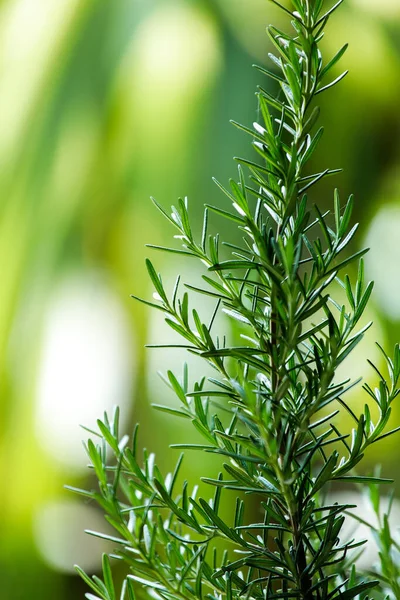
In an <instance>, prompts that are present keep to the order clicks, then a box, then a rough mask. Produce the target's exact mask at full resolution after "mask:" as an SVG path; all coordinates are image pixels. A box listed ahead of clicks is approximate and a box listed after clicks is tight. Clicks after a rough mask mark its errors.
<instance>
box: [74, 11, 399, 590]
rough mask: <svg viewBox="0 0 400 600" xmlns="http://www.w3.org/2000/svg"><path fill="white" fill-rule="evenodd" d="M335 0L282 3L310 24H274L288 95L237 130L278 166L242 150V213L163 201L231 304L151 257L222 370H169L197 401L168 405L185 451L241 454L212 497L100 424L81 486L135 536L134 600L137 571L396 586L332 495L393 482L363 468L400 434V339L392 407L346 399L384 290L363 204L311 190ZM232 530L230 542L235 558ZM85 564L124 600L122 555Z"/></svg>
mask: <svg viewBox="0 0 400 600" xmlns="http://www.w3.org/2000/svg"><path fill="white" fill-rule="evenodd" d="M273 1H274V3H275V4H278V3H277V2H275V0H273ZM324 4H325V3H324V1H323V0H292V8H293V12H292V10H289V9H287V8H285V7H283V6H281V8H282V10H284V11H285V12H287V13H289V15H290V18H291V24H292V28H293V30H294V31H293V32H292V34H288V33H286V32H283V31H279V30H278V29H276V28H275V27H273V26H271V27H269V29H268V33H269V36H270V39H271V41H272V42H273V45H274V47H275V49H276V55H272V54H271V55H270V57H271V60H272V63H273V68H274V70H273V71H270V70H267V69H264V68H262V69H260V70H261V71H262V72H263V73H264V74H265V75H266V76H267V77H270V78H272V79H273V80H274V81H275V82H277V83H278V85H279V87H280V93H279V94H278V95H277V96H273V95H271V94H270V92H269V91H267V90H265V89H263V88H261V87H260V88H259V90H258V93H257V97H258V102H259V114H260V119H261V123H254V128H253V129H248V128H247V127H244V126H242V125H238V124H237V123H235V125H236V126H238V127H239V128H240V129H242V130H244V131H245V132H246V133H247V134H249V135H250V137H251V139H252V144H253V146H254V148H255V150H256V151H257V153H258V155H259V156H260V157H261V163H260V164H259V163H257V162H252V161H249V160H244V159H237V160H238V162H239V178H238V182H236V181H231V182H230V187H229V188H228V189H225V188H224V187H223V186H221V185H220V184H219V183H218V182H217V185H218V186H219V187H220V188H221V190H222V191H223V192H224V193H225V194H226V196H227V197H228V199H229V200H230V202H231V203H232V207H233V211H231V212H230V211H229V210H223V209H221V208H217V207H213V206H209V205H207V206H206V208H205V212H204V221H203V231H202V233H201V236H200V239H199V240H197V239H196V237H195V235H194V233H193V227H192V224H191V220H190V217H189V212H188V203H187V201H186V200H185V201H183V200H179V202H178V205H177V206H176V207H172V214H171V216H170V215H169V214H168V213H167V212H166V211H165V210H164V209H163V208H162V207H161V206H159V205H158V204H157V203H156V202H155V204H156V206H157V207H158V209H159V210H160V211H161V212H162V214H163V215H164V216H165V218H166V219H168V221H169V222H170V223H171V224H172V225H173V226H174V228H175V229H176V230H177V235H176V236H175V237H176V238H177V239H179V240H180V241H181V248H160V247H159V246H151V247H153V248H156V249H159V250H164V251H168V252H171V253H176V254H179V255H182V254H183V255H185V256H188V257H192V258H195V259H198V260H200V262H201V263H202V264H203V265H204V266H205V267H206V268H207V274H205V275H203V283H201V284H199V286H197V287H194V286H192V285H187V286H186V288H187V290H188V291H190V292H192V293H198V294H205V295H207V296H209V297H211V298H213V299H214V300H215V310H214V312H213V314H212V316H211V319H208V320H207V322H204V320H203V318H202V316H201V315H200V314H199V313H198V312H197V311H196V310H195V309H192V308H191V306H190V300H189V294H188V291H181V282H180V278H179V277H178V279H177V282H176V285H175V287H174V289H173V291H172V294H169V293H168V291H167V290H166V289H165V287H164V284H163V281H162V278H161V276H160V275H159V274H158V273H157V271H156V269H155V267H154V266H153V264H152V262H150V260H148V261H147V269H148V273H149V276H150V279H151V281H152V284H153V286H154V289H155V294H154V302H148V301H147V300H142V302H145V304H149V305H150V306H153V307H154V308H156V309H158V310H161V311H162V312H163V313H164V314H165V321H166V323H167V324H168V325H169V326H170V327H171V329H172V330H174V332H176V333H177V334H179V335H180V336H181V338H182V344H181V345H180V346H179V347H181V348H185V349H186V350H187V351H189V352H190V353H192V354H195V355H196V356H198V357H200V358H202V359H203V360H204V361H206V363H208V365H209V366H210V367H211V368H212V369H213V370H214V372H215V376H213V377H209V378H205V377H204V378H202V379H201V380H200V381H198V382H195V383H194V384H193V385H190V380H189V376H188V372H187V367H185V368H184V372H183V377H182V379H181V380H180V379H178V377H177V376H176V375H174V374H173V373H171V372H168V374H167V378H166V381H167V383H168V385H169V386H170V388H171V389H172V390H173V391H174V392H175V394H176V396H177V398H178V400H179V402H180V406H179V408H170V407H160V406H158V407H157V408H159V409H160V410H164V411H166V412H168V413H171V414H173V415H176V416H179V417H180V418H184V419H187V420H188V421H191V423H192V425H193V426H194V428H195V430H196V431H197V432H199V433H200V434H201V436H202V437H203V438H204V443H203V444H197V445H196V444H187V445H184V446H182V445H181V446H180V447H182V448H185V449H188V450H189V449H190V450H193V449H194V450H198V451H206V452H211V453H214V454H219V455H221V456H222V457H225V458H226V459H227V463H226V464H224V473H221V474H220V475H219V476H218V477H217V478H211V477H204V478H203V482H205V483H206V484H208V485H209V486H210V487H211V488H214V492H213V495H212V497H211V500H209V501H206V500H205V499H203V498H198V499H197V498H196V490H193V491H192V490H189V489H188V484H187V482H184V483H183V486H182V488H181V489H180V490H179V491H176V489H175V488H176V487H177V475H178V471H179V468H180V465H181V460H182V459H181V458H180V459H179V461H178V464H177V467H176V469H175V471H174V473H173V474H170V475H168V476H166V477H164V476H163V475H162V474H161V472H160V470H159V469H158V467H157V465H156V463H155V462H154V457H153V456H152V455H147V453H146V452H145V453H144V456H143V459H141V458H139V455H138V451H137V429H136V430H135V433H134V435H133V439H132V440H131V441H129V440H128V438H127V437H126V436H123V437H122V438H120V434H119V430H118V411H116V413H115V415H114V417H113V419H112V421H111V422H110V421H109V419H108V417H107V415H105V418H104V420H103V421H98V428H99V431H98V432H97V433H96V432H93V434H94V435H95V436H97V438H98V443H97V444H96V443H95V442H93V441H92V440H89V442H88V444H87V453H88V456H89V459H90V462H91V466H92V468H93V469H94V472H95V475H96V477H97V479H98V490H97V491H85V490H75V491H77V492H78V493H81V494H82V495H84V496H85V497H86V498H91V499H93V500H95V501H96V502H97V503H98V504H99V505H100V506H101V507H102V509H103V510H104V512H105V514H106V519H107V521H108V522H109V523H110V524H111V525H112V527H113V528H114V529H115V531H116V533H117V537H110V536H107V535H103V534H97V535H100V536H101V537H105V538H107V539H110V540H111V541H113V542H114V543H115V544H116V546H117V550H116V553H115V558H116V559H119V560H122V561H123V562H124V563H125V564H126V566H127V567H129V574H128V575H127V578H126V580H125V584H124V588H123V591H122V596H121V597H122V598H134V597H135V595H134V591H133V585H132V582H136V583H135V589H137V587H136V584H138V587H139V588H144V589H146V590H148V593H149V595H150V596H151V597H154V598H164V599H177V598H182V599H205V598H207V599H209V600H220V599H221V600H222V599H223V598H226V599H231V598H239V597H241V598H247V599H249V600H250V599H257V600H258V599H260V600H261V599H266V598H268V599H272V598H291V597H292V598H304V599H307V600H311V599H316V600H317V599H318V600H319V599H329V600H331V599H332V600H333V599H335V598H342V599H344V600H351V599H352V598H355V597H358V596H362V597H365V595H366V593H367V592H368V590H369V589H370V588H373V587H374V586H376V585H377V584H378V583H379V581H381V580H382V578H386V579H385V581H387V580H388V577H389V575H388V574H387V573H386V572H384V571H383V572H382V574H377V575H376V577H375V578H374V577H371V576H370V575H369V574H364V575H363V576H361V575H360V574H358V573H357V572H356V570H355V568H354V566H353V567H352V568H351V567H350V562H349V560H348V555H349V554H350V556H351V555H352V554H351V552H350V551H351V550H353V549H356V548H359V547H361V546H362V544H363V541H362V540H361V541H360V540H346V539H341V531H342V527H343V523H344V520H345V518H346V511H348V509H349V508H350V506H349V505H340V504H338V503H334V504H332V503H330V502H329V500H326V490H327V489H328V488H329V487H330V486H332V485H334V484H335V482H347V483H352V484H353V483H356V484H365V483H368V484H370V485H373V484H377V483H384V482H386V481H388V480H385V479H382V478H380V477H366V476H363V475H359V474H358V473H357V472H356V470H355V468H356V467H357V465H358V464H359V463H360V461H361V460H362V458H363V456H364V453H365V451H366V449H367V448H368V447H369V446H371V445H372V444H374V443H375V442H377V441H379V440H381V439H382V438H383V437H385V436H387V435H389V433H392V432H389V433H388V432H387V431H386V429H385V428H386V425H387V423H388V421H389V418H390V414H391V405H392V402H393V401H394V400H395V398H396V396H397V395H398V393H399V390H398V382H399V377H400V349H399V347H398V346H396V348H395V350H394V358H393V359H391V358H390V357H389V356H388V355H387V354H386V353H385V352H384V351H383V350H382V353H383V357H384V359H385V362H386V364H387V369H388V376H387V377H386V376H384V375H382V374H381V372H380V371H379V370H378V369H377V368H375V367H374V369H375V371H376V374H377V375H378V378H379V383H378V386H377V387H376V388H375V389H373V388H372V387H370V386H369V385H368V384H364V390H365V392H366V395H367V397H369V398H372V400H373V401H374V404H376V406H377V408H378V411H377V415H378V416H377V417H376V418H374V417H373V416H372V414H371V410H370V408H369V406H368V405H367V404H366V405H365V408H364V412H363V413H362V414H361V415H359V416H358V415H356V414H355V413H354V411H353V409H352V408H351V407H350V406H349V405H348V403H347V402H346V399H345V395H346V392H347V391H348V390H349V389H350V388H352V387H353V386H354V385H355V384H356V383H358V382H357V381H350V380H345V381H341V380H340V379H338V377H337V371H338V368H339V366H340V365H341V363H342V362H343V361H344V360H345V359H346V358H347V356H348V355H349V354H350V353H351V352H352V351H353V350H354V348H355V347H356V346H357V345H358V344H359V343H360V342H361V340H362V339H363V335H364V333H365V331H366V329H367V328H368V327H369V325H370V324H368V325H366V326H364V327H361V328H360V326H359V323H360V319H361V317H362V316H363V313H364V311H365V308H366V305H367V302H368V300H369V298H370V295H371V292H372V287H373V286H372V283H367V282H366V281H365V279H364V264H363V259H362V256H363V254H364V253H365V252H366V251H365V250H361V251H358V252H355V253H350V254H348V253H346V252H345V250H347V249H348V248H349V247H350V243H351V242H352V240H353V237H354V235H355V233H356V230H357V225H354V226H351V224H350V223H351V213H352V207H353V198H352V197H350V198H349V199H348V200H347V202H345V203H344V204H342V202H341V200H340V197H339V193H338V191H335V193H334V199H333V208H332V211H330V212H328V213H325V214H322V213H321V211H320V209H319V208H318V206H310V202H309V201H308V199H307V193H309V190H310V189H311V188H313V187H314V186H316V185H317V184H318V183H319V182H320V181H321V179H323V178H325V177H328V176H330V175H332V174H333V173H335V172H336V170H332V169H325V170H323V171H321V172H319V173H315V174H309V173H307V171H306V165H307V163H308V161H309V159H310V158H311V156H312V155H313V154H314V153H315V151H316V150H317V148H318V144H319V141H320V139H321V137H322V134H323V128H322V127H320V128H317V122H318V119H319V112H320V111H319V108H318V107H317V106H315V105H314V103H313V100H314V97H315V96H317V95H319V94H320V93H322V92H324V91H327V90H328V89H331V88H332V87H333V86H334V85H335V84H336V83H338V82H339V81H340V80H341V79H342V78H343V77H344V75H345V74H346V73H343V74H342V75H340V76H339V77H336V78H335V76H334V75H332V70H333V68H334V67H335V65H336V63H337V62H338V60H339V59H340V58H341V57H342V55H343V54H344V52H345V50H346V47H347V46H344V47H343V48H342V49H340V50H339V52H338V53H337V54H336V55H335V56H334V57H333V58H332V59H330V60H328V61H327V62H326V61H324V60H323V58H322V55H321V51H320V48H319V43H320V40H321V39H322V36H323V31H324V28H325V26H326V24H327V22H328V20H329V18H330V16H331V15H332V14H333V12H334V11H335V10H336V9H337V8H338V7H339V5H340V4H341V1H339V2H338V3H337V4H336V5H334V6H332V7H331V8H329V9H328V8H326V7H325V6H324ZM278 6H280V5H279V4H278ZM210 211H211V212H214V213H216V214H217V216H218V217H222V218H223V219H226V220H227V221H229V222H230V223H231V224H232V223H234V224H235V225H236V227H237V228H238V230H239V231H240V232H241V234H242V235H243V238H242V242H241V243H240V244H231V243H224V242H221V240H220V236H219V235H218V234H217V235H212V234H210V233H209V213H210ZM228 252H229V253H230V254H228ZM351 264H358V272H357V277H356V279H355V281H354V282H352V280H351V278H350V277H349V275H348V273H347V268H348V267H349V265H351ZM335 293H336V294H337V297H338V298H341V299H342V298H345V300H344V302H342V300H341V301H340V302H338V301H337V300H335ZM221 311H222V312H224V313H225V314H226V315H227V316H228V318H229V319H231V321H232V322H233V323H235V324H236V327H237V329H238V330H239V331H240V335H241V338H242V342H241V343H240V344H233V343H232V344H230V343H228V341H227V339H226V337H222V338H221V337H219V336H217V335H216V334H214V329H215V326H214V323H215V319H216V316H217V315H218V314H219V313H220V312H221ZM171 347H176V346H171ZM343 411H347V412H348V413H349V414H350V415H351V418H352V419H353V420H354V428H353V429H352V431H351V432H350V433H348V432H342V431H341V430H340V429H339V426H338V424H337V420H336V419H335V418H336V416H337V415H338V414H340V413H342V412H343ZM110 451H111V456H112V458H111V459H109V452H110ZM227 490H234V491H235V492H236V493H237V499H236V509H235V514H234V517H233V520H232V521H229V522H227V521H226V520H225V519H224V517H223V516H222V515H221V514H220V513H219V505H220V498H221V494H222V493H223V492H225V491H227ZM252 498H254V499H256V501H257V502H258V503H259V506H260V509H261V511H262V518H261V519H260V521H259V522H253V521H251V520H250V521H249V519H248V513H247V512H246V510H245V508H246V506H247V505H248V502H249V501H250V500H252ZM385 528H386V529H385ZM386 530H387V525H385V524H384V527H383V531H385V532H386V533H384V534H382V535H381V537H380V540H381V544H382V551H381V553H382V554H383V555H384V554H385V553H386V554H388V553H389V551H390V543H391V542H390V539H391V538H390V533H387V531H386ZM220 538H221V539H222V540H225V541H226V542H227V543H228V544H227V545H226V549H225V550H222V551H220V550H219V549H220V547H221V544H220V543H219V542H218V540H219V539H220ZM388 540H389V541H388ZM79 572H80V574H81V575H82V577H84V579H85V580H86V582H87V583H88V585H90V586H91V588H92V590H94V591H95V593H96V596H93V595H90V594H88V596H87V597H88V598H102V599H103V600H113V599H114V598H116V594H115V590H114V584H113V579H112V574H111V569H110V563H109V560H108V558H107V557H105V558H104V561H103V581H101V580H100V579H99V578H97V577H94V578H93V580H91V579H90V578H88V577H87V576H86V575H85V574H84V573H83V572H82V571H79Z"/></svg>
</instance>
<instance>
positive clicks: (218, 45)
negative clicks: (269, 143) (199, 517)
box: [0, 0, 400, 600]
mask: <svg viewBox="0 0 400 600" xmlns="http://www.w3.org/2000/svg"><path fill="white" fill-rule="evenodd" d="M270 21H273V22H274V23H275V24H279V23H280V21H281V15H279V14H277V12H276V11H275V10H274V8H273V7H272V5H269V4H268V2H267V0H186V1H184V0H112V1H110V0H2V2H1V3H0V46H1V51H0V125H1V126H0V166H1V167H0V190H1V197H2V200H1V209H0V210H1V213H0V214H1V216H0V265H1V284H0V357H1V363H0V365H1V366H0V368H1V378H0V403H1V421H0V473H1V493H0V590H1V592H0V596H1V598H4V599H6V600H8V599H10V600H17V599H18V600H28V598H29V599H32V598H35V599H36V598H40V599H41V600H47V599H49V600H50V598H51V599H54V598H57V600H72V599H75V598H83V596H84V586H82V585H81V583H80V581H79V580H78V578H77V577H75V575H74V574H73V569H72V564H73V563H74V562H78V563H80V564H81V565H82V566H83V567H84V568H87V569H88V570H89V571H91V572H94V571H95V570H96V569H97V568H98V565H99V559H100V556H101V552H102V550H103V548H104V546H103V545H102V544H101V543H99V542H97V541H95V540H93V539H91V538H90V537H89V536H84V535H83V534H82V531H83V529H84V528H89V529H96V528H102V527H103V524H102V515H101V513H100V512H98V511H97V510H96V509H95V507H93V506H90V505H87V504H85V503H84V502H81V501H80V500H79V499H76V498H74V497H72V495H71V494H70V493H68V492H66V491H65V490H64V489H63V485H64V484H65V483H69V484H72V485H90V483H89V484H88V482H87V480H86V475H87V473H86V459H85V455H84V452H83V450H82V445H81V441H80V440H81V439H82V438H85V437H86V436H85V433H84V432H83V431H82V430H81V429H79V427H78V425H79V424H80V423H83V424H85V425H87V426H93V425H94V423H95V420H96V418H97V417H100V416H101V415H102V413H103V411H104V410H105V409H107V410H110V409H111V407H112V406H113V405H115V404H119V405H120V406H121V408H122V412H123V419H124V427H125V428H126V429H127V430H129V429H130V428H131V426H132V423H133V422H135V421H137V420H139V421H140V422H141V424H142V443H143V444H145V445H146V446H147V447H149V448H150V449H151V450H155V451H156V452H158V454H159V463H160V464H161V466H162V467H163V468H164V469H168V468H170V467H171V465H172V463H173V461H175V459H176V455H175V454H174V452H173V451H172V450H171V451H170V452H167V451H166V446H167V444H168V443H170V442H171V441H172V440H182V441H184V440H185V439H186V440H187V435H191V434H186V432H185V431H184V430H182V429H180V425H179V424H176V423H174V422H173V420H172V421H171V419H169V418H168V417H165V416H163V415H159V414H154V411H152V410H151V408H150V403H151V402H152V401H155V402H159V403H163V402H169V401H173V400H172V399H170V398H169V396H168V392H164V389H163V387H162V385H161V384H160V383H159V380H158V378H157V375H156V371H157V370H158V369H164V370H165V369H167V368H170V367H176V368H177V369H178V371H179V369H180V365H181V363H182V360H183V359H182V356H181V355H176V356H175V355H174V354H172V353H171V352H169V353H167V354H165V353H162V351H149V350H147V351H145V350H144V348H143V346H144V344H145V343H148V342H154V341H156V340H158V341H159V342H163V341H167V340H168V339H170V334H169V333H168V332H167V331H166V330H165V328H164V327H163V323H162V320H160V318H159V315H158V313H157V314H154V312H153V313H152V312H151V311H149V310H148V309H146V308H145V307H143V306H142V305H139V304H138V303H134V302H133V300H131V299H130V298H129V294H130V293H135V294H137V295H140V296H145V297H146V296H149V294H151V291H152V290H150V287H149V282H148V279H147V277H146V274H145V269H144V258H145V256H147V255H148V253H149V252H150V251H147V250H146V249H145V248H144V244H145V243H146V242H152V243H158V244H162V243H169V241H170V239H171V237H172V235H173V233H174V232H173V231H171V230H170V229H169V228H168V225H167V224H166V223H165V222H163V220H162V218H161V217H160V216H159V214H158V213H156V211H155V209H154V207H153V206H152V205H151V202H150V200H149V196H150V195H153V196H155V197H156V198H157V200H158V201H159V202H161V203H162V204H163V205H164V206H168V205H169V204H171V203H173V202H175V201H176V199H177V197H178V196H183V195H188V196H189V199H190V202H191V207H192V215H193V219H194V221H196V220H197V221H199V220H200V215H201V210H202V205H203V204H204V203H205V202H209V201H210V200H211V199H212V200H213V201H214V202H220V203H221V204H223V203H224V199H223V198H221V195H220V193H219V192H218V190H217V189H216V188H215V186H214V185H213V184H212V182H211V177H212V176H213V175H215V176H216V177H217V178H218V179H219V180H220V181H222V182H226V181H227V179H228V177H231V176H235V165H234V162H233V161H232V156H233V155H238V154H239V155H247V156H250V155H251V149H250V147H249V144H248V140H247V139H246V136H244V135H242V134H240V133H239V132H238V131H236V130H235V129H234V128H233V127H232V126H231V125H230V124H229V119H230V118H233V119H235V120H237V121H240V122H242V123H245V124H247V125H250V124H251V123H252V122H253V121H254V120H255V118H256V102H255V97H254V91H255V89H256V85H257V84H263V85H265V82H264V81H263V79H262V76H261V75H260V74H259V73H258V72H257V71H256V70H255V69H252V68H251V64H252V63H253V62H258V63H261V64H264V63H265V62H266V59H267V52H268V50H269V44H268V40H267V37H266V35H265V27H264V25H266V24H268V23H269V22H270ZM346 41H350V44H351V45H350V49H349V51H348V54H347V55H346V57H345V59H344V61H343V67H344V68H348V69H350V75H349V76H348V77H347V78H346V79H345V80H344V82H342V83H341V84H340V86H339V87H337V88H335V91H334V92H332V93H330V94H328V95H327V100H326V99H325V98H323V97H322V98H321V99H322V108H323V113H322V114H323V117H322V120H323V122H324V124H325V125H326V132H325V137H324V140H323V142H322V144H321V148H320V152H319V154H318V164H315V166H316V168H317V169H318V170H322V169H325V168H326V167H329V168H336V167H342V166H344V167H345V170H344V172H343V173H342V174H341V175H340V176H338V177H336V181H333V180H330V181H328V182H327V185H325V187H324V186H321V187H320V188H319V190H318V193H317V194H316V196H315V198H314V200H316V201H318V202H319V203H320V204H321V205H323V206H324V207H329V206H330V204H331V199H332V193H331V186H332V185H338V186H339V187H340V188H341V190H342V193H343V197H345V196H346V195H348V194H349V193H350V192H355V194H356V199H357V205H356V206H357V208H356V218H357V219H358V220H359V221H360V223H361V228H360V231H361V233H360V234H359V236H358V242H357V243H358V245H360V246H361V245H362V244H365V243H366V244H368V245H369V246H370V247H371V249H372V252H371V255H370V256H369V258H368V260H367V266H368V274H369V276H370V277H371V278H373V279H375V280H376V290H375V294H374V300H373V303H372V305H371V308H370V314H369V317H370V318H372V319H373V320H374V322H375V326H374V328H373V329H372V330H371V332H370V333H369V334H368V335H367V336H366V341H365V343H364V344H363V345H362V347H361V348H360V349H359V350H357V352H356V353H355V356H354V357H352V358H350V359H349V363H348V364H347V365H346V366H345V367H344V370H345V371H346V373H348V374H351V375H352V374H356V375H358V374H361V375H363V376H366V377H367V376H370V375H371V372H370V370H369V369H368V365H367V363H366V360H365V359H366V357H367V356H369V357H371V358H374V359H376V360H377V361H378V363H379V360H380V359H379V356H378V355H377V352H376V349H375V347H374V345H373V342H374V340H375V339H377V340H379V341H381V342H382V343H383V344H384V345H385V347H387V348H390V347H391V346H392V345H393V344H394V343H395V342H396V341H398V339H399V333H400V326H399V325H400V266H399V265H400V246H399V238H400V111H399V100H400V76H399V75H400V4H399V2H398V0H379V1H378V0H346V2H345V3H344V6H343V8H342V9H341V10H340V11H339V13H337V15H336V16H335V17H334V19H332V22H331V25H330V30H329V35H328V36H327V40H326V43H325V51H326V53H327V54H328V55H329V56H330V55H332V54H333V52H334V51H335V50H336V49H337V48H338V47H339V45H342V44H343V43H345V42H346ZM222 233H223V232H222ZM152 258H154V261H155V264H156V266H157V268H159V269H160V270H161V271H162V272H163V273H164V278H165V280H166V281H167V282H169V281H171V282H172V281H173V279H174V277H175V275H176V274H177V272H183V274H184V275H185V274H190V275H193V269H194V266H193V264H192V263H189V264H187V263H182V264H177V263H176V262H175V261H173V260H171V258H169V257H168V256H163V255H154V256H152ZM195 274H196V269H195ZM353 396H354V404H355V406H357V403H359V405H360V406H361V405H362V403H363V402H364V396H363V394H362V392H361V393H360V389H359V388H358V389H357V390H356V391H355V392H353ZM396 418H397V421H400V411H399V416H398V417H396ZM185 436H186V437H185ZM399 458H400V454H399V451H398V438H397V439H395V438H393V439H392V440H391V441H389V442H387V443H385V444H382V445H381V446H380V447H379V448H377V449H376V451H375V453H374V454H373V455H371V454H370V455H369V456H368V461H369V464H370V465H371V466H372V465H373V464H374V463H375V462H380V463H382V464H383V469H384V473H385V475H387V476H391V475H396V471H397V463H398V460H399ZM202 466H203V465H202V464H201V461H200V457H197V462H193V460H191V463H190V467H191V471H192V478H193V481H194V480H195V479H196V478H197V477H198V476H199V473H200V472H201V470H202ZM397 489H398V491H400V482H399V481H398V484H397Z"/></svg>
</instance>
